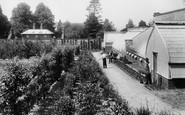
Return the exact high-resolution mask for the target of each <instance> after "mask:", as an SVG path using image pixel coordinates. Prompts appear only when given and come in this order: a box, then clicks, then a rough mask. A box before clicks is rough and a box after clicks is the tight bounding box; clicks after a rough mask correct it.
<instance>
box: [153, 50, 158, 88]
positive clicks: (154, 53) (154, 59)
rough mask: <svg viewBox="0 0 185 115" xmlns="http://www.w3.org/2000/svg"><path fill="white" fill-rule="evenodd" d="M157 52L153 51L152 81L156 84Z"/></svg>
mask: <svg viewBox="0 0 185 115" xmlns="http://www.w3.org/2000/svg"><path fill="white" fill-rule="evenodd" d="M157 54H158V53H157V52H153V81H154V82H156V83H157V84H158V78H157V77H158V76H157Z"/></svg>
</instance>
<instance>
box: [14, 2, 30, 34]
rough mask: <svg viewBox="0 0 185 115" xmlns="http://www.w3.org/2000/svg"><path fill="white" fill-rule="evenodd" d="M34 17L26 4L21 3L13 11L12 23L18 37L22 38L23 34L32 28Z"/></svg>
mask: <svg viewBox="0 0 185 115" xmlns="http://www.w3.org/2000/svg"><path fill="white" fill-rule="evenodd" d="M32 20H33V15H32V12H31V11H30V6H29V5H28V4H26V3H24V2H22V3H19V4H18V5H17V7H16V8H14V9H13V11H12V17H11V23H12V26H13V29H14V32H15V35H16V36H17V37H21V33H22V32H23V31H25V30H26V29H28V28H30V27H32Z"/></svg>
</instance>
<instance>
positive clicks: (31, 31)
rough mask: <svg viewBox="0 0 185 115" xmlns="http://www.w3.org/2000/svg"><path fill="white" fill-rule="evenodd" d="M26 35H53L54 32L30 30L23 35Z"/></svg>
mask: <svg viewBox="0 0 185 115" xmlns="http://www.w3.org/2000/svg"><path fill="white" fill-rule="evenodd" d="M22 34H23V35H25V34H53V32H51V31H49V30H47V29H29V30H26V31H25V32H23V33H22Z"/></svg>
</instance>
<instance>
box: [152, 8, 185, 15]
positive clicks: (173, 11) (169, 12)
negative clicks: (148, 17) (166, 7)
mask: <svg viewBox="0 0 185 115" xmlns="http://www.w3.org/2000/svg"><path fill="white" fill-rule="evenodd" d="M183 10H185V8H181V9H177V10H172V11H168V12H164V13H158V14H157V15H156V16H154V17H157V16H161V15H166V14H171V13H175V12H179V11H183Z"/></svg>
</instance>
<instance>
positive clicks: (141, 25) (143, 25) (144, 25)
mask: <svg viewBox="0 0 185 115" xmlns="http://www.w3.org/2000/svg"><path fill="white" fill-rule="evenodd" d="M146 26H147V25H146V22H145V21H143V20H141V21H140V22H139V25H138V27H146Z"/></svg>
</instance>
